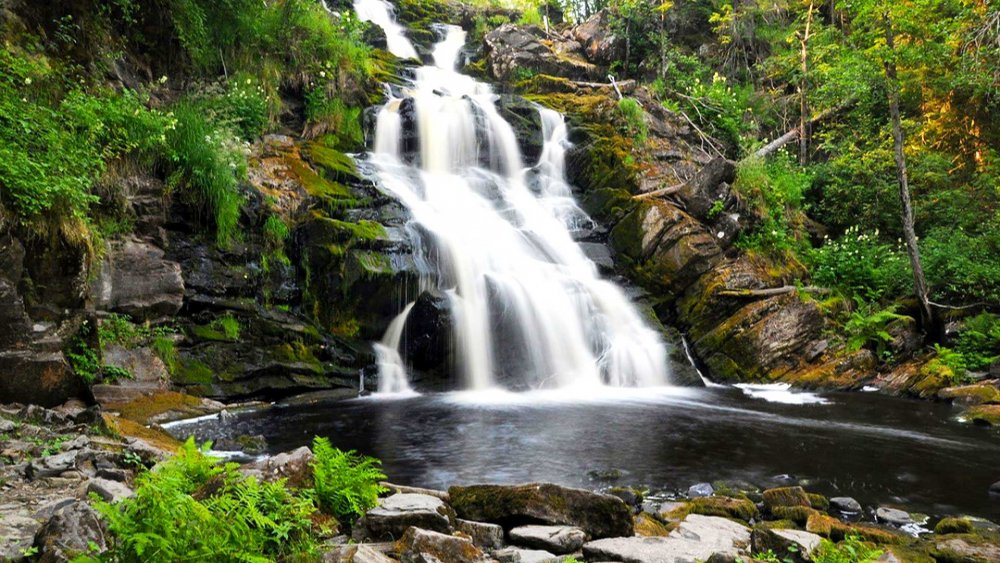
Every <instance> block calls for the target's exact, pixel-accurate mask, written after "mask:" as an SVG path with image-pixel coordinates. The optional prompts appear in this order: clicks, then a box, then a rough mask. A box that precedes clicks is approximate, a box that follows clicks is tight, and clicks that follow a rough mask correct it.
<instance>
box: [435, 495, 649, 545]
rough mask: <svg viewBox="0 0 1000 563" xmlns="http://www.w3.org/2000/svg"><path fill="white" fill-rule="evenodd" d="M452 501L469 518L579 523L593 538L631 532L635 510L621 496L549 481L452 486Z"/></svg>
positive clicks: (519, 522) (508, 523)
mask: <svg viewBox="0 0 1000 563" xmlns="http://www.w3.org/2000/svg"><path fill="white" fill-rule="evenodd" d="M448 493H449V494H450V495H451V504H452V506H453V507H454V508H455V511H456V512H457V513H458V515H459V517H461V518H464V519H466V520H477V521H483V522H493V523H495V524H500V525H502V526H505V527H514V526H518V525H522V524H537V523H544V524H562V525H569V526H577V527H579V528H580V529H582V530H583V531H584V532H586V533H587V534H588V535H589V536H590V537H592V538H608V537H616V536H631V535H632V534H633V533H634V524H633V521H632V512H631V510H629V507H628V506H627V505H626V504H625V503H624V502H623V501H622V500H621V499H620V498H617V497H614V496H611V495H604V494H599V493H594V492H591V491H586V490H583V489H573V488H569V487H562V486H559V485H553V484H547V483H542V484H539V483H534V484H527V485H472V486H467V487H460V486H456V487H451V488H450V489H448Z"/></svg>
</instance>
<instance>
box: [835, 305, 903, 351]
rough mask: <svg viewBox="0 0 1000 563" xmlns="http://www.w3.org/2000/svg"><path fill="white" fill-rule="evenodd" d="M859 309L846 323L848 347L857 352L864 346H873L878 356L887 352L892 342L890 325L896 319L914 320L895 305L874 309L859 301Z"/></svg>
mask: <svg viewBox="0 0 1000 563" xmlns="http://www.w3.org/2000/svg"><path fill="white" fill-rule="evenodd" d="M858 304H859V307H858V310H856V311H854V312H852V313H851V316H850V317H849V318H848V319H847V322H846V323H845V324H844V331H845V332H846V333H847V349H848V350H849V351H851V352H856V351H858V350H860V349H861V348H863V347H873V348H874V349H875V353H876V355H877V356H878V357H880V358H881V357H883V356H884V355H885V354H886V345H887V344H888V343H890V342H892V335H891V334H889V331H888V327H889V324H891V323H892V322H894V321H900V320H905V321H912V320H913V319H912V317H908V316H906V315H900V314H898V313H896V307H895V306H889V307H886V308H885V309H882V310H879V311H873V310H872V309H871V308H869V307H867V306H865V305H864V304H863V303H862V302H860V301H859V303H858Z"/></svg>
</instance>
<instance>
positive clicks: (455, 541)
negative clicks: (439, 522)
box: [396, 527, 492, 563]
mask: <svg viewBox="0 0 1000 563" xmlns="http://www.w3.org/2000/svg"><path fill="white" fill-rule="evenodd" d="M396 553H397V554H398V555H399V560H400V561H401V562H402V563H430V562H432V561H433V562H438V561H439V562H440V563H492V559H491V558H490V557H487V556H486V554H484V553H483V552H482V551H480V550H479V548H477V547H476V546H475V545H473V544H472V540H470V539H467V538H460V537H457V536H449V535H447V534H441V533H438V532H432V531H430V530H421V529H420V528H412V527H411V528H410V529H408V530H406V533H404V534H403V537H402V538H401V539H400V540H399V541H398V542H396Z"/></svg>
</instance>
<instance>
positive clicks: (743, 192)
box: [733, 158, 810, 254]
mask: <svg viewBox="0 0 1000 563" xmlns="http://www.w3.org/2000/svg"><path fill="white" fill-rule="evenodd" d="M809 181H810V177H809V175H808V174H806V173H804V172H802V171H800V170H796V169H795V168H794V167H793V166H792V165H791V164H790V163H789V162H788V161H787V160H786V159H781V158H779V159H775V160H773V161H771V162H764V161H763V160H761V159H759V158H746V159H744V160H742V161H740V162H739V163H738V165H737V168H736V181H735V182H734V184H733V189H734V190H735V191H736V192H737V193H738V194H740V196H741V197H743V199H744V201H745V202H746V203H745V204H746V206H747V207H748V208H749V209H750V210H751V211H752V213H753V215H754V216H755V217H756V225H754V227H753V228H752V229H750V230H749V231H744V232H743V233H741V234H740V239H739V240H738V241H737V243H738V245H739V246H740V247H741V248H743V249H746V250H755V251H764V252H771V253H789V252H791V253H793V254H796V253H800V252H802V251H803V250H804V249H805V248H806V243H805V241H804V240H803V237H802V235H801V234H800V233H799V232H798V231H799V228H798V223H799V221H800V218H799V215H798V214H799V213H800V212H799V211H798V209H797V208H798V206H799V205H800V204H801V202H802V193H803V192H804V190H805V189H806V186H808V185H809Z"/></svg>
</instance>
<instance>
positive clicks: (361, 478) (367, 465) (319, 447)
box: [313, 437, 388, 522]
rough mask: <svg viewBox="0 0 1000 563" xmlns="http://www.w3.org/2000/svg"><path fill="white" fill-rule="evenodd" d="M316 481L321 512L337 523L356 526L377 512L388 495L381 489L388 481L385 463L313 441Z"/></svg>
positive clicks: (319, 440) (323, 440) (328, 441)
mask: <svg viewBox="0 0 1000 563" xmlns="http://www.w3.org/2000/svg"><path fill="white" fill-rule="evenodd" d="M313 454H314V455H315V456H316V460H315V461H314V462H313V480H314V489H313V490H314V492H315V495H316V501H317V504H318V505H319V508H320V510H322V511H323V512H326V513H328V514H332V515H333V516H335V517H336V518H337V519H339V520H341V521H346V522H352V521H354V520H356V519H357V518H358V517H359V516H361V515H363V514H364V513H365V512H367V511H368V510H369V509H371V508H373V507H374V506H375V505H376V503H377V502H378V496H379V495H380V494H382V493H384V492H386V491H388V489H386V488H385V487H383V486H381V485H379V481H382V480H384V479H385V478H386V477H385V474H384V473H382V469H381V465H382V463H381V462H380V461H379V460H377V459H375V458H371V457H367V456H363V455H360V454H358V453H356V452H354V451H353V450H351V451H347V452H344V451H341V450H338V449H337V448H334V447H333V446H331V445H330V440H328V439H326V438H320V437H316V438H315V439H314V440H313Z"/></svg>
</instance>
